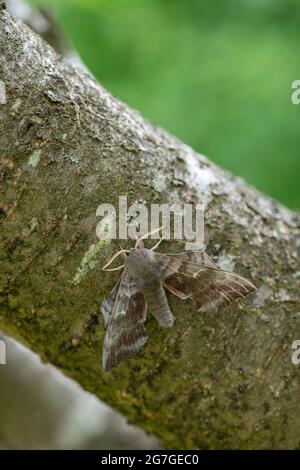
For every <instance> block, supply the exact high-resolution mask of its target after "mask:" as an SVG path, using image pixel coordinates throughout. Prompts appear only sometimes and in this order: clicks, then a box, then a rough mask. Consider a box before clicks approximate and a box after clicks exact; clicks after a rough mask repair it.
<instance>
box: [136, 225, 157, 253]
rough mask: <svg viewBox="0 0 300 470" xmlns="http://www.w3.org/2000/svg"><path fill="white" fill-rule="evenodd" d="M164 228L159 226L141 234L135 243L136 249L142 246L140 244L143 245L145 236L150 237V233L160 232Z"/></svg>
mask: <svg viewBox="0 0 300 470" xmlns="http://www.w3.org/2000/svg"><path fill="white" fill-rule="evenodd" d="M163 228H164V226H162V227H158V228H156V229H155V230H151V232H147V233H144V235H141V236H140V237H139V238H138V239H137V241H136V243H135V249H138V248H140V246H141V241H142V240H144V239H145V238H147V237H149V235H152V234H153V233H157V232H159V231H160V230H162V229H163Z"/></svg>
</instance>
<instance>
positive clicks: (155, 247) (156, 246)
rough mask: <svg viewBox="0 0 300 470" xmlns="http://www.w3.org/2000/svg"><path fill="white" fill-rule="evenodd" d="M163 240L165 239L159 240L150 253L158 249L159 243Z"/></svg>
mask: <svg viewBox="0 0 300 470" xmlns="http://www.w3.org/2000/svg"><path fill="white" fill-rule="evenodd" d="M165 239H166V237H161V239H160V240H158V242H157V243H156V244H155V245H154V246H153V247H152V248H151V251H155V250H156V249H157V248H158V247H159V245H160V244H161V242H163V241H164V240H165Z"/></svg>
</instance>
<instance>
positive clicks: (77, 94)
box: [0, 10, 300, 449]
mask: <svg viewBox="0 0 300 470" xmlns="http://www.w3.org/2000/svg"><path fill="white" fill-rule="evenodd" d="M0 80H1V82H0V152H1V204H0V207H1V209H0V216H1V222H2V229H1V253H2V255H1V265H0V272H1V298H0V301H1V304H0V307H1V310H0V328H1V330H2V331H3V332H5V333H6V334H8V335H11V336H13V337H14V338H16V339H17V340H19V341H21V342H22V343H24V344H25V345H27V346H28V347H30V348H31V349H32V350H33V351H35V352H38V353H39V354H40V356H41V357H42V358H43V360H45V361H48V362H51V363H52V364H54V365H56V366H57V367H58V368H59V369H60V370H62V371H63V372H64V373H65V374H66V375H68V376H70V377H72V378H74V379H75V380H76V381H77V382H78V383H80V384H81V385H82V387H83V388H84V389H85V390H89V391H90V392H92V393H94V394H95V395H97V396H98V397H100V398H101V399H102V400H104V401H106V402H107V403H108V404H110V405H111V406H113V407H115V408H116V409H118V410H120V411H121V412H123V413H124V415H126V416H127V418H128V420H129V421H130V422H132V423H134V424H136V425H139V426H141V427H142V428H144V429H145V430H146V431H149V432H151V433H154V434H155V435H157V436H158V437H159V438H160V439H161V442H162V444H163V445H164V446H166V447H170V448H186V449H192V448H201V449H205V448H242V449H251V448H300V441H299V433H300V406H299V385H300V384H299V382H300V381H299V377H300V370H299V367H298V368H297V366H295V365H293V363H292V361H291V355H292V349H291V347H292V342H293V341H294V340H296V339H299V338H300V307H299V277H300V272H299V271H300V269H299V264H298V253H297V251H298V249H299V226H300V220H299V215H298V214H295V213H293V212H291V211H289V210H288V209H286V208H285V207H283V206H281V205H280V204H278V203H277V202H274V201H273V200H271V199H270V198H268V197H267V196H264V195H262V194H261V193H259V192H257V191H256V190H254V189H252V188H250V187H249V186H247V185H246V184H245V183H244V182H243V181H241V180H240V179H236V178H234V177H233V176H231V175H230V174H228V173H226V172H225V171H223V170H222V169H220V168H218V167H217V166H215V165H214V164H212V163H211V162H209V161H208V160H207V159H206V158H205V157H203V156H201V155H199V154H197V153H196V152H194V151H193V150H192V149H191V148H189V147H188V146H186V145H184V144H182V143H181V142H179V141H178V140H176V139H175V138H174V137H172V136H170V135H169V134H167V133H166V132H165V131H163V130H161V129H158V128H157V127H155V126H153V125H152V124H151V123H149V122H148V121H146V120H145V119H144V118H142V117H141V116H140V115H139V114H138V113H137V112H136V111H133V110H131V109H129V108H128V107H127V106H126V105H124V104H123V103H121V102H120V101H118V100H117V99H116V98H114V97H112V96H111V95H110V94H109V93H108V92H107V91H106V90H104V89H103V88H102V87H101V86H100V85H99V84H98V83H97V82H96V81H95V80H94V79H93V78H92V77H90V76H89V75H88V74H87V73H85V72H84V71H82V70H80V69H77V68H75V67H74V66H72V65H70V64H68V63H67V62H66V61H65V60H63V59H62V58H61V57H60V56H58V55H57V54H56V53H55V52H54V51H53V50H52V49H51V47H50V46H48V45H47V44H46V43H44V42H43V41H42V40H41V38H40V37H38V36H37V35H36V34H34V33H33V32H32V31H31V30H30V29H28V28H27V27H26V26H25V25H23V24H22V23H19V22H16V21H14V20H13V19H12V18H11V17H10V16H9V15H8V13H7V12H6V11H5V10H2V11H0ZM245 112H246V111H245ZM245 145H246V143H245ZM271 171H272V169H270V174H271ZM119 195H127V196H128V200H129V203H133V202H135V201H137V200H141V199H142V200H143V201H145V202H146V203H147V204H151V203H154V202H156V203H161V202H168V203H171V202H182V201H185V202H195V203H196V202H204V203H205V204H206V240H207V243H206V245H207V246H206V251H207V252H208V254H209V255H211V256H213V257H214V259H215V260H216V261H217V262H219V263H220V264H221V265H223V266H226V267H229V268H233V269H234V270H235V271H236V272H238V273H240V274H242V275H245V276H246V277H248V278H249V279H250V280H252V282H253V283H254V284H255V285H256V286H257V287H258V291H257V293H256V294H255V295H253V296H252V297H251V298H249V299H248V300H247V301H246V302H242V303H235V304H234V305H233V306H232V307H230V308H229V309H227V310H226V311H222V312H220V313H219V314H218V315H215V314H214V315H213V314H207V315H199V314H197V313H196V312H195V311H194V310H193V308H192V305H191V304H190V303H189V302H188V301H187V302H178V301H176V300H174V298H172V297H169V301H170V304H171V309H172V311H173V312H174V314H175V316H176V323H175V325H174V327H173V328H171V329H169V330H162V329H160V328H159V327H158V326H157V324H156V323H155V321H154V320H153V319H152V318H149V319H148V320H147V324H146V327H147V330H148V332H149V336H150V339H149V341H148V343H147V344H146V346H145V347H144V348H143V350H142V351H141V353H140V354H138V355H137V356H136V357H134V358H133V359H130V360H129V361H127V362H125V363H122V364H120V365H119V366H118V367H117V368H115V369H113V370H112V371H111V372H109V373H108V372H104V371H103V370H102V369H101V365H100V364H101V361H100V359H101V349H102V340H103V336H104V329H103V324H102V320H101V318H100V314H99V305H100V303H101V301H102V299H103V297H104V296H105V295H106V294H107V292H108V291H109V290H110V289H111V288H112V286H113V285H114V283H115V282H116V276H115V275H113V274H110V273H105V274H104V273H103V272H102V271H101V266H102V265H103V264H104V262H105V261H107V259H108V258H109V257H110V256H111V255H112V254H113V253H114V252H115V251H116V250H118V249H119V246H118V243H117V242H113V241H112V242H111V243H108V242H107V243H103V241H100V240H98V239H97V237H96V225H97V223H98V222H99V219H98V218H97V217H96V208H97V207H98V205H99V204H100V203H105V202H110V203H113V204H115V205H116V206H117V204H118V197H119ZM7 361H8V364H9V357H8V358H7Z"/></svg>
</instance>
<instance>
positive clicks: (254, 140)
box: [32, 0, 300, 208]
mask: <svg viewBox="0 0 300 470" xmlns="http://www.w3.org/2000/svg"><path fill="white" fill-rule="evenodd" d="M32 1H33V3H35V4H43V5H47V8H51V9H52V10H53V12H54V13H55V15H56V17H57V19H58V21H59V23H60V24H61V26H62V28H63V30H64V31H65V33H66V34H67V35H68V36H69V38H70V39H71V41H72V43H73V45H74V47H75V48H76V49H77V50H78V52H79V53H80V55H81V57H82V59H83V61H84V62H85V63H86V65H87V66H88V67H89V68H90V70H91V71H92V72H93V73H94V75H95V76H96V77H97V78H98V79H99V81H100V82H101V83H102V84H103V85H104V86H105V87H106V88H107V89H108V90H110V91H111V92H112V93H113V94H114V95H116V96H118V97H119V98H120V99H122V100H123V101H125V102H126V103H128V104H129V105H130V106H132V107H134V108H136V109H138V110H139V111H141V112H142V113H143V114H144V115H145V116H146V117H148V118H150V119H151V120H152V121H153V122H155V123H156V124H158V125H160V126H162V127H164V128H166V129H167V130H169V131H170V132H172V133H173V134H175V135H176V136H178V137H180V138H181V139H182V140H183V141H185V142H186V143H188V144H190V145H191V146H192V147H194V148H195V149H196V150H198V151H199V152H201V153H204V154H205V155H207V156H208V157H209V158H210V159H211V160H214V161H215V162H217V163H218V164H220V165H222V166H223V167H225V168H227V169H229V170H230V171H232V172H233V173H234V174H236V175H240V176H242V177H244V178H245V179H246V180H247V181H248V182H250V183H252V184H254V185H255V186H256V187H257V188H259V189H260V190H262V191H265V192H267V193H269V194H270V195H271V196H273V197H275V198H277V199H279V200H281V201H282V202H284V203H286V204H288V205H289V206H290V207H292V208H297V207H298V208H300V190H299V176H300V138H299V130H300V120H299V113H300V105H299V106H296V105H292V103H291V93H292V89H291V84H292V82H293V81H294V80H296V79H300V67H299V65H300V54H299V20H300V2H299V0H226V1H223V2H221V1H220V0H189V1H187V0H113V1H112V0H48V1H47V2H45V0H32Z"/></svg>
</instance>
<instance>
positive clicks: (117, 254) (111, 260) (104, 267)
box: [102, 250, 129, 271]
mask: <svg viewBox="0 0 300 470" xmlns="http://www.w3.org/2000/svg"><path fill="white" fill-rule="evenodd" d="M122 253H129V250H120V251H118V253H116V254H115V255H114V256H113V257H112V258H111V259H110V260H109V262H108V263H106V265H105V266H103V268H102V271H118V270H119V269H121V268H123V267H124V264H123V265H122V266H118V267H117V268H111V269H107V267H108V266H109V265H110V264H111V263H112V262H113V261H114V260H115V259H116V258H117V257H118V256H119V255H121V254H122Z"/></svg>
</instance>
